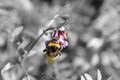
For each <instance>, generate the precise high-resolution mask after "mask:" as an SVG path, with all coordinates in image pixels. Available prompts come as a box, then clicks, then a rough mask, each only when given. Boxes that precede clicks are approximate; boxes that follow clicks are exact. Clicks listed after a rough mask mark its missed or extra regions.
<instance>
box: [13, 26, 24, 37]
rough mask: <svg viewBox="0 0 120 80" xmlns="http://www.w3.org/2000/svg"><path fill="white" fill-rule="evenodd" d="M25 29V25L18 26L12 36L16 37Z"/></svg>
mask: <svg viewBox="0 0 120 80" xmlns="http://www.w3.org/2000/svg"><path fill="white" fill-rule="evenodd" d="M22 31H23V27H22V26H21V27H17V28H15V29H14V30H13V32H12V34H11V37H12V38H15V37H17V36H19V35H20V34H21V32H22Z"/></svg>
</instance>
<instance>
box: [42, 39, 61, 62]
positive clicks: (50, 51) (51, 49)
mask: <svg viewBox="0 0 120 80" xmlns="http://www.w3.org/2000/svg"><path fill="white" fill-rule="evenodd" d="M61 50H62V49H61V45H60V44H59V43H58V42H57V39H52V40H50V41H49V42H48V44H47V46H46V49H45V50H43V52H45V53H46V56H47V59H48V63H49V64H54V62H55V60H56V59H57V58H58V57H59V56H60V55H61Z"/></svg>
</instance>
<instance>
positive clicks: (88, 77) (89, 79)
mask: <svg viewBox="0 0 120 80" xmlns="http://www.w3.org/2000/svg"><path fill="white" fill-rule="evenodd" d="M84 75H85V77H86V79H87V80H93V79H92V77H91V76H90V75H89V74H84Z"/></svg>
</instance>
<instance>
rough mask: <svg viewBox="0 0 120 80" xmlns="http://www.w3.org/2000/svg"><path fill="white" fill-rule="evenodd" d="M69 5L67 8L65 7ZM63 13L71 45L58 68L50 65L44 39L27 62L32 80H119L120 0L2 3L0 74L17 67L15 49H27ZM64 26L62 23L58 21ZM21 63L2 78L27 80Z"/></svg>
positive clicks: (16, 0)
mask: <svg viewBox="0 0 120 80" xmlns="http://www.w3.org/2000/svg"><path fill="white" fill-rule="evenodd" d="M63 6H64V7H63ZM60 10H61V12H62V14H61V15H67V16H69V17H70V21H69V24H68V25H67V26H65V28H66V30H67V31H68V32H69V34H70V36H69V40H68V41H69V46H68V47H67V48H65V49H64V50H63V51H62V55H61V56H60V57H59V59H58V60H57V61H56V63H55V64H54V66H51V65H49V64H48V63H47V60H46V57H45V55H44V53H43V52H42V50H43V49H44V48H45V44H44V43H45V40H46V39H48V36H43V37H42V38H41V39H40V40H39V42H38V43H37V44H36V45H35V46H34V48H33V49H32V50H31V52H30V54H29V55H28V57H27V59H26V60H25V61H24V67H25V69H26V70H27V72H28V73H29V75H30V77H31V80H58V79H60V80H81V79H80V76H81V75H82V74H84V73H89V74H90V75H91V76H92V77H93V80H96V76H97V75H96V74H97V72H96V70H97V69H100V71H101V73H102V77H103V78H102V80H107V79H108V78H109V77H110V76H112V77H113V80H119V79H120V0H0V70H2V69H3V68H4V66H5V65H6V64H7V63H8V62H10V63H12V64H14V65H15V64H16V62H17V56H18V54H17V53H16V50H17V49H18V48H19V47H20V48H21V47H22V48H27V47H26V46H24V45H29V43H31V42H32V41H33V40H35V38H36V37H37V36H38V34H40V33H41V32H42V30H43V29H44V28H46V25H47V24H48V23H49V21H50V20H51V19H52V18H53V17H54V16H55V15H56V13H57V12H59V11H60ZM57 22H58V23H59V22H60V21H59V20H58V21H57ZM24 77H25V74H24V72H23V71H22V70H21V68H20V67H19V66H18V65H15V67H14V68H13V69H11V70H9V71H8V72H7V74H5V75H0V80H25V78H24Z"/></svg>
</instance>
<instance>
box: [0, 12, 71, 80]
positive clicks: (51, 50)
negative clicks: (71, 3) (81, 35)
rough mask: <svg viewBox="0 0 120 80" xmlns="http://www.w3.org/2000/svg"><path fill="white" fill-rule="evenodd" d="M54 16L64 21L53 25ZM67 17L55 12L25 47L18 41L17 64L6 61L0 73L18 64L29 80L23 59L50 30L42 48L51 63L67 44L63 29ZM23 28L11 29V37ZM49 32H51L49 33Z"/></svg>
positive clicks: (66, 34) (66, 36)
mask: <svg viewBox="0 0 120 80" xmlns="http://www.w3.org/2000/svg"><path fill="white" fill-rule="evenodd" d="M56 18H61V19H62V20H63V21H64V22H63V23H60V24H59V25H58V26H56V27H54V26H52V24H53V23H54V22H55V19H56ZM68 19H69V17H66V16H61V15H60V14H56V15H55V17H54V18H53V19H52V20H51V21H50V23H49V24H48V26H47V28H46V29H44V30H43V32H42V33H41V34H39V36H38V37H37V38H36V39H35V40H34V41H33V42H32V43H31V44H30V45H29V46H27V48H21V47H20V44H21V43H20V42H19V43H18V48H17V51H16V53H18V55H19V56H18V60H17V64H12V63H8V64H7V65H6V66H5V67H4V68H3V69H2V71H1V73H2V74H3V75H4V72H7V71H9V69H11V68H13V67H14V66H15V65H19V66H20V67H21V69H22V70H23V72H24V74H25V76H26V79H27V80H30V77H29V74H28V72H27V71H26V70H25V68H24V64H23V63H24V61H25V59H26V58H27V56H28V54H29V52H30V51H31V50H32V48H33V47H34V46H35V44H36V43H37V42H38V41H39V39H40V38H41V37H42V36H43V35H44V34H46V33H47V34H48V32H49V31H51V32H52V35H51V39H50V40H47V41H46V42H45V44H46V48H45V49H44V50H43V52H45V55H46V56H47V59H48V63H49V64H53V63H54V61H55V60H56V59H57V58H58V57H59V56H60V55H61V51H62V49H63V48H65V47H66V46H68V42H67V40H66V39H67V38H68V33H67V32H66V31H65V28H64V26H65V25H67V24H68ZM22 30H23V27H19V28H17V29H15V31H13V35H12V37H13V38H14V37H16V36H18V35H19V34H20V33H21V32H22ZM50 34H51V33H50Z"/></svg>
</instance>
